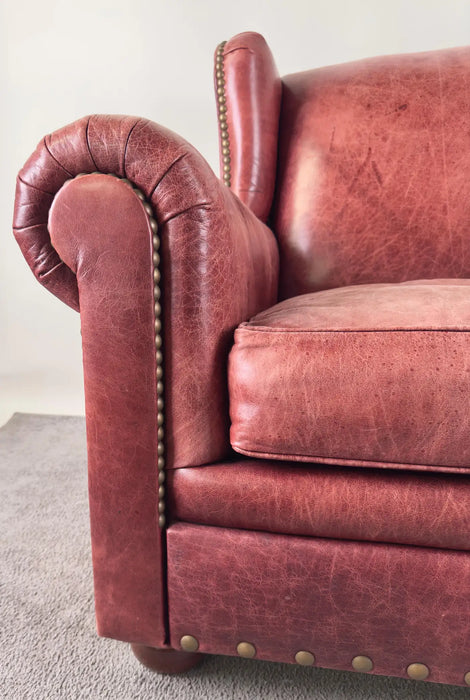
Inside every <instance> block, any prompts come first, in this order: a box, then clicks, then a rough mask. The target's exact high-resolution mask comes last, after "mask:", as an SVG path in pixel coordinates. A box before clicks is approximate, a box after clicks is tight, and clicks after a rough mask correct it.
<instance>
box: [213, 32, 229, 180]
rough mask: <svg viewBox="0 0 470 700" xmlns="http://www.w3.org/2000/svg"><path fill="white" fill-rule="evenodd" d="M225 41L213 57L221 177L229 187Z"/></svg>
mask: <svg viewBox="0 0 470 700" xmlns="http://www.w3.org/2000/svg"><path fill="white" fill-rule="evenodd" d="M226 43H227V42H226V41H223V42H222V43H221V44H219V45H218V47H217V52H216V59H215V77H216V78H217V105H218V117H219V129H220V144H221V152H222V156H223V157H222V163H223V178H224V183H225V184H226V185H227V187H230V184H231V180H232V175H231V170H230V142H229V136H228V126H227V106H226V101H227V98H226V95H225V72H224V48H225V44H226Z"/></svg>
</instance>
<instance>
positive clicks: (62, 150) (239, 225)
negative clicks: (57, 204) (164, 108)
mask: <svg viewBox="0 0 470 700" xmlns="http://www.w3.org/2000/svg"><path fill="white" fill-rule="evenodd" d="M149 154H152V155H151V156H150V157H149ZM96 169H97V170H100V171H102V172H105V173H114V174H116V175H119V176H121V177H126V176H127V177H128V178H129V179H130V180H131V181H132V182H133V183H135V184H136V185H137V186H138V187H139V188H140V189H141V190H142V191H143V192H144V194H145V195H146V197H147V198H148V200H149V201H150V202H151V203H152V206H153V208H154V211H155V213H156V217H157V220H158V223H159V226H160V233H161V237H162V251H161V253H162V280H163V281H162V284H163V294H162V306H163V316H164V326H165V328H164V362H165V386H166V394H165V404H166V409H165V411H166V442H167V445H166V456H167V467H183V466H188V465H197V464H204V463H205V462H210V461H212V460H216V459H223V458H224V457H226V456H227V454H228V453H229V452H230V445H229V437H228V431H229V419H228V397H227V381H226V362H227V354H228V351H229V349H230V345H231V342H232V337H233V336H232V334H233V330H234V328H235V327H236V326H237V325H238V323H240V321H243V320H246V319H247V318H249V317H250V316H252V315H253V314H254V313H256V312H257V311H260V310H261V309H263V308H266V307H268V306H270V305H271V304H273V303H274V302H275V301H276V295H277V282H278V251H277V246H276V242H275V239H274V237H273V235H272V233H271V231H270V230H269V229H268V228H267V227H266V226H264V225H263V224H262V223H261V222H260V221H259V220H258V219H257V218H256V217H255V216H254V215H253V214H252V213H251V211H250V210H249V209H248V208H247V207H245V206H244V205H243V204H242V203H241V202H240V200H239V199H238V198H237V197H235V196H234V195H233V193H232V192H231V191H230V190H229V189H228V188H227V187H224V186H223V185H222V184H221V182H220V181H219V180H218V179H217V178H216V177H215V175H214V174H213V173H212V171H211V170H210V168H209V166H208V165H207V163H206V161H205V160H204V159H203V158H202V157H201V156H200V154H199V153H198V152H197V151H196V150H195V149H194V148H193V147H192V146H190V145H189V144H188V143H187V142H186V141H184V140H183V139H182V138H181V137H179V136H177V135H176V134H173V133H172V132H171V131H169V130H167V129H164V128H163V127H160V126H158V125H156V124H154V123H153V122H149V121H148V120H144V119H137V118H135V117H112V116H108V117H106V116H94V117H89V118H84V119H81V120H79V121H78V122H75V123H73V124H71V125H69V126H67V127H65V128H63V129H61V130H59V131H57V132H55V133H54V134H52V135H51V136H48V137H46V138H45V139H44V141H42V142H41V143H40V144H39V146H38V148H37V149H36V151H35V153H34V154H33V155H32V156H31V158H30V159H29V160H28V162H27V163H26V165H25V166H24V168H23V169H22V171H21V172H20V174H19V177H18V188H17V199H16V206H15V220H14V226H15V235H16V238H17V240H18V243H19V244H20V246H21V249H22V251H23V253H24V255H25V257H26V259H27V261H28V263H29V264H30V266H31V267H32V269H33V271H34V272H35V274H36V275H37V276H38V278H39V281H40V282H42V283H44V284H46V286H49V288H50V289H51V290H52V291H54V293H57V295H58V296H59V297H60V298H62V299H63V300H65V301H67V302H69V303H71V305H73V306H74V307H77V306H78V298H77V289H76V280H75V277H74V276H73V275H72V273H71V272H70V269H69V268H68V267H65V266H64V264H63V262H62V261H61V258H60V257H59V256H58V255H57V253H56V251H55V249H54V248H52V247H51V244H50V241H49V234H48V231H47V217H48V211H49V207H50V204H51V199H52V196H53V195H54V194H55V193H56V192H57V191H58V190H59V189H60V187H61V186H62V185H63V183H64V182H65V181H66V180H67V179H68V178H69V177H70V176H71V175H76V174H77V173H79V172H83V171H85V172H86V171H87V170H96ZM39 195H40V196H39ZM110 211H111V210H110ZM89 215H90V216H91V217H92V216H93V214H92V212H91V211H90V214H89ZM87 245H88V244H87ZM83 246H85V243H83V245H82V244H80V243H79V242H77V245H76V249H74V251H73V255H74V257H75V259H76V258H77V256H82V255H84V250H83V249H82V248H83ZM148 255H149V260H150V256H151V252H150V250H149V251H148ZM71 265H72V263H71ZM57 272H59V273H60V277H59V278H58V279H57V281H55V277H56V276H57ZM119 274H120V273H119ZM110 283H111V282H110ZM51 285H53V286H51ZM100 291H101V290H97V293H100ZM165 319H170V321H169V322H168V323H165ZM95 332H100V331H99V329H97V330H96V331H95ZM131 389H133V387H132V385H131V386H130V387H129V390H131Z"/></svg>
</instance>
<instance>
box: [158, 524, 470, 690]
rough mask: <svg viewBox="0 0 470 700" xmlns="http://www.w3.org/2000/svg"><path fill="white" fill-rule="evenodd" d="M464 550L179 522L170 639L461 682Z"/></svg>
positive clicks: (467, 574)
mask: <svg viewBox="0 0 470 700" xmlns="http://www.w3.org/2000/svg"><path fill="white" fill-rule="evenodd" d="M469 590H470V555H469V553H468V552H456V551H450V550H440V549H427V548H422V547H406V546H402V545H394V546H390V545H383V544H374V543H371V542H347V541H340V540H334V539H321V538H308V537H294V536H287V535H273V534H269V533H260V532H247V531H242V530H230V529H227V528H217V527H204V526H199V525H189V524H186V523H178V524H176V525H173V526H172V527H171V528H170V529H169V530H168V593H169V608H170V634H171V644H172V646H174V647H175V648H178V644H179V640H180V638H181V637H182V636H183V635H185V634H191V635H194V636H195V637H196V638H197V639H198V641H199V650H200V651H202V652H208V653H217V654H228V655H233V656H235V655H236V653H237V652H236V647H237V644H238V643H239V642H241V641H247V642H251V643H252V644H254V645H255V647H256V658H259V659H270V660H274V661H285V662H290V663H293V662H294V655H295V654H296V652H297V651H300V650H305V651H310V652H311V653H313V654H314V655H315V658H316V664H317V665H318V666H322V667H327V668H336V669H345V670H351V661H352V659H353V658H354V657H355V656H356V655H366V656H369V657H370V658H371V659H372V661H373V664H374V669H373V672H374V673H377V674H385V675H392V676H401V677H407V676H406V668H407V666H408V665H409V664H410V663H415V662H418V663H424V664H427V665H428V666H429V669H430V674H429V677H428V680H429V681H434V682H438V683H452V684H456V685H464V674H465V673H466V672H467V671H468V670H469V668H470V666H469V659H468V648H469V646H470V624H469V622H470V598H469V595H468V591H469Z"/></svg>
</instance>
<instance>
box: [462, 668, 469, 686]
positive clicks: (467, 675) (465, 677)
mask: <svg viewBox="0 0 470 700" xmlns="http://www.w3.org/2000/svg"><path fill="white" fill-rule="evenodd" d="M463 679H464V681H465V683H466V684H467V685H470V671H467V673H466V674H465V676H464V677H463Z"/></svg>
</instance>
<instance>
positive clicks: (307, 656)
mask: <svg viewBox="0 0 470 700" xmlns="http://www.w3.org/2000/svg"><path fill="white" fill-rule="evenodd" d="M295 661H296V663H298V664H299V666H313V664H314V663H315V656H314V655H313V654H312V653H311V652H310V651H298V652H297V654H296V655H295Z"/></svg>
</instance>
